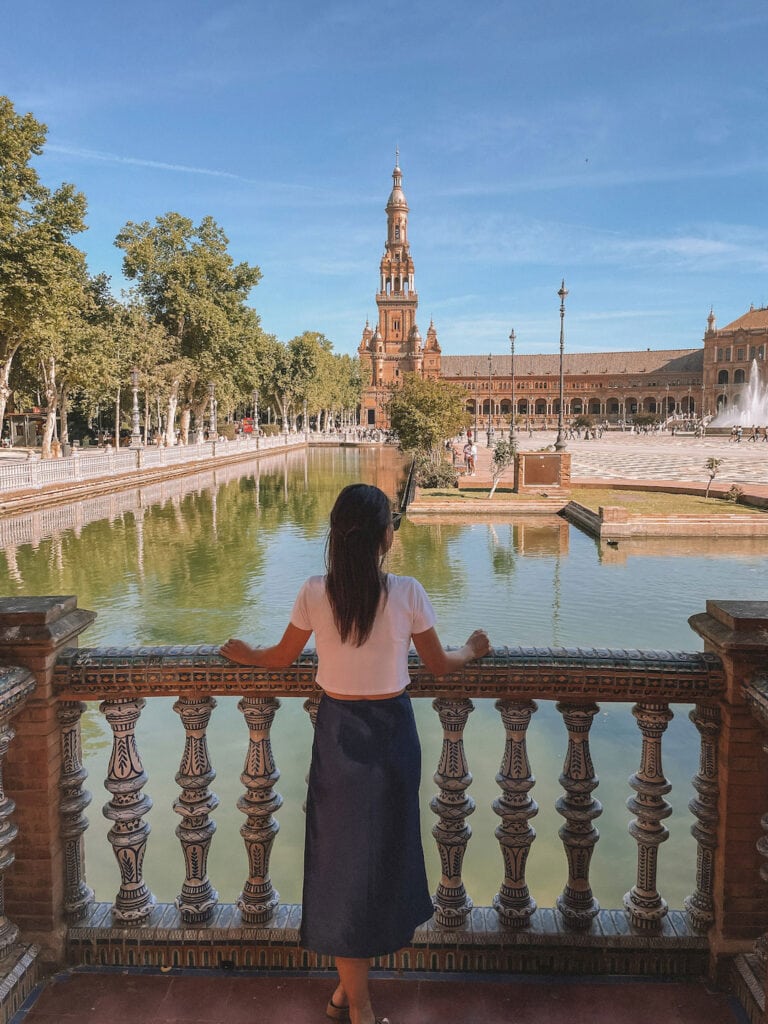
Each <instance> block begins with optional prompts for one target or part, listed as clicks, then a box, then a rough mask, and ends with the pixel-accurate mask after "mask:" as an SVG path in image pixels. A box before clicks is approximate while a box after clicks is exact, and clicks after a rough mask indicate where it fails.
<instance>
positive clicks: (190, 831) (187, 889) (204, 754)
mask: <svg viewBox="0 0 768 1024" xmlns="http://www.w3.org/2000/svg"><path fill="white" fill-rule="evenodd" d="M215 707H216V701H215V700H214V699H213V697H200V698H194V697H179V699H178V700H177V701H176V703H175V704H174V705H173V710H174V711H175V712H176V714H177V715H178V716H179V717H180V718H181V721H182V724H183V726H184V731H185V733H186V739H185V742H184V753H183V755H182V758H181V764H180V766H179V771H178V773H177V774H176V782H177V783H178V785H179V786H180V787H181V795H180V796H179V797H178V798H177V799H176V800H174V802H173V809H174V811H176V813H177V814H180V815H181V822H180V823H179V825H178V826H177V828H176V835H177V836H178V837H179V841H180V842H181V849H182V852H183V854H184V865H185V870H186V877H185V879H184V884H183V885H182V887H181V892H180V893H179V895H178V896H177V897H176V901H175V902H176V907H177V908H178V910H179V913H180V915H181V919H182V921H184V922H186V923H187V924H199V923H201V922H203V921H208V920H209V919H210V917H211V915H212V914H213V910H214V907H215V906H216V904H217V903H218V900H219V894H218V893H217V892H216V890H215V889H214V888H213V886H212V885H211V880H210V879H209V878H208V874H207V867H208V851H209V850H210V847H211V841H212V839H213V834H214V832H215V831H216V822H215V821H212V820H211V819H210V817H209V815H210V814H211V813H212V812H213V811H215V810H216V808H217V807H218V806H219V798H218V797H217V796H216V794H215V793H210V792H209V791H208V786H209V784H210V783H211V782H213V780H214V779H215V778H216V772H215V771H214V770H213V768H212V766H211V761H210V758H209V755H208V741H207V737H206V729H207V728H208V722H209V721H210V718H211V714H212V713H213V709H214V708H215Z"/></svg>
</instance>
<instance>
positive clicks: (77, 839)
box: [58, 700, 93, 924]
mask: <svg viewBox="0 0 768 1024" xmlns="http://www.w3.org/2000/svg"><path fill="white" fill-rule="evenodd" d="M85 708H86V706H85V704H84V703H83V702H82V701H79V700H66V701H61V702H60V703H59V706H58V717H59V723H60V725H61V754H62V760H63V764H62V770H61V781H60V783H59V786H60V789H61V807H60V813H61V838H62V840H63V842H64V870H65V875H64V912H65V914H66V918H67V921H68V922H69V923H70V924H73V923H75V922H76V921H81V920H82V919H83V918H84V917H85V916H86V914H87V913H88V910H89V908H90V906H91V904H92V902H93V889H90V888H89V887H88V886H87V885H86V884H85V850H84V845H83V835H84V833H85V830H86V829H87V828H88V819H87V818H86V816H85V809H86V807H88V806H89V804H90V802H91V794H90V793H89V792H88V790H87V789H84V788H83V783H84V782H85V780H86V779H87V778H88V772H87V771H86V770H85V768H84V766H83V743H82V736H81V733H80V719H81V718H82V716H83V712H84V711H85Z"/></svg>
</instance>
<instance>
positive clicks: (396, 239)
mask: <svg viewBox="0 0 768 1024" xmlns="http://www.w3.org/2000/svg"><path fill="white" fill-rule="evenodd" d="M395 241H396V242H399V241H400V225H399V224H396V225H395Z"/></svg>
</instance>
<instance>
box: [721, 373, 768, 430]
mask: <svg viewBox="0 0 768 1024" xmlns="http://www.w3.org/2000/svg"><path fill="white" fill-rule="evenodd" d="M766 425H768V384H766V383H765V382H763V380H762V377H761V373H760V366H759V364H758V362H757V360H756V359H753V360H752V365H751V367H750V369H749V380H748V382H747V386H746V388H745V389H744V390H743V391H741V393H740V394H739V395H737V396H736V399H735V400H734V402H733V405H730V406H726V407H725V408H722V409H721V410H720V411H719V412H718V414H717V416H716V417H715V418H714V419H713V420H712V422H711V423H710V426H712V427H732V426H741V427H757V426H760V427H764V426H766Z"/></svg>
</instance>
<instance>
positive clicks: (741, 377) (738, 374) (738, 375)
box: [733, 370, 746, 384]
mask: <svg viewBox="0 0 768 1024" xmlns="http://www.w3.org/2000/svg"><path fill="white" fill-rule="evenodd" d="M745 379H746V376H745V373H744V371H743V370H734V371H733V383H734V384H743V383H744V381H745Z"/></svg>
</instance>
